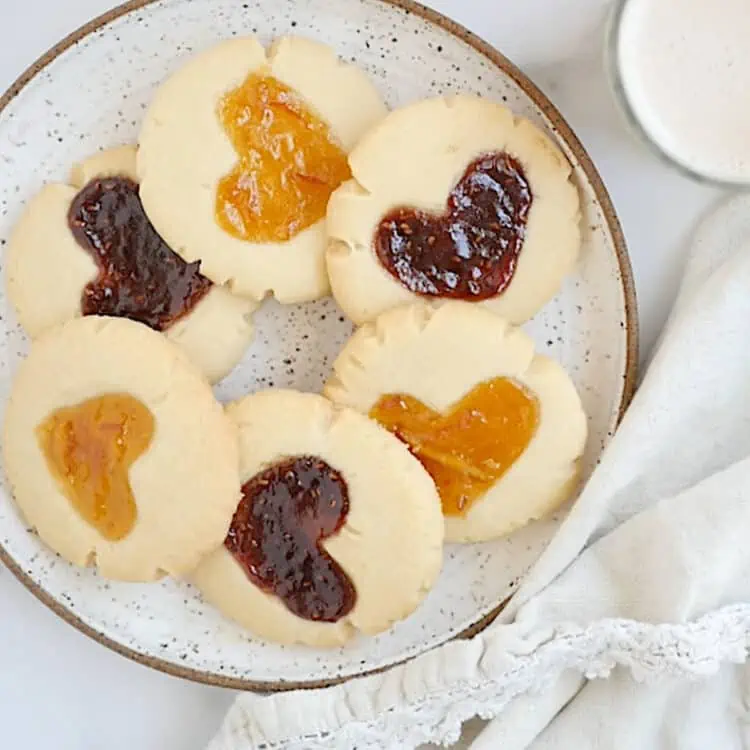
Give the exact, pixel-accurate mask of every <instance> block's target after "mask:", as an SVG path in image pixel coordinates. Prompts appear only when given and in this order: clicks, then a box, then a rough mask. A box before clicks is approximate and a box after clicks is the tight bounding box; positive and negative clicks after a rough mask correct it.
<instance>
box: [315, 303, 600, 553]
mask: <svg viewBox="0 0 750 750" xmlns="http://www.w3.org/2000/svg"><path fill="white" fill-rule="evenodd" d="M333 373H334V374H333V376H332V377H331V378H330V380H329V381H328V383H327V384H326V387H325V389H324V393H325V395H326V396H327V397H328V398H330V399H331V400H332V401H334V402H335V403H338V404H341V405H343V406H348V407H351V408H354V409H357V410H358V411H360V412H363V413H365V414H371V415H372V416H373V417H374V418H377V419H378V420H379V421H381V422H382V423H385V422H387V424H388V427H389V429H393V430H394V431H397V434H399V436H400V437H402V439H404V440H405V441H406V442H408V443H409V444H410V446H411V447H412V449H413V450H414V453H415V455H417V456H418V457H419V458H420V460H423V461H424V462H425V465H426V466H427V467H428V468H429V470H430V472H431V473H432V475H433V477H435V478H436V482H437V484H438V488H439V490H440V492H441V497H442V501H443V505H444V508H447V506H448V505H449V504H450V506H451V508H452V513H451V514H448V513H446V519H445V521H446V540H447V541H451V542H469V541H481V540H485V539H493V538H496V537H500V536H503V535H505V534H509V533H510V532H512V531H514V530H515V529H518V528H519V527H521V526H523V525H525V524H526V523H528V522H529V521H532V520H534V519H538V518H541V517H542V516H544V515H546V514H547V513H549V512H551V511H552V510H553V509H555V508H556V507H558V506H559V505H560V504H561V503H563V502H564V501H565V500H566V499H567V498H569V497H570V495H571V493H572V491H573V490H574V489H575V484H576V480H577V477H578V464H579V458H580V456H581V454H582V453H583V449H584V445H585V442H586V434H587V423H586V415H585V414H584V412H583V409H582V406H581V401H580V398H579V396H578V394H577V392H576V390H575V387H574V386H573V383H572V382H571V380H570V378H569V377H568V375H567V374H566V373H565V371H564V370H563V369H562V367H560V365H558V364H557V363H556V362H554V361H553V360H551V359H549V358H548V357H544V356H542V355H539V354H535V353H534V343H533V341H532V340H531V339H530V338H529V337H528V336H527V335H526V334H525V333H524V332H523V331H522V330H520V329H518V328H514V327H513V326H512V325H510V324H509V323H508V322H507V321H505V320H503V319H502V318H500V317H498V316H496V315H494V314H493V313H491V312H489V311H488V310H486V309H484V308H482V307H478V306H476V305H470V304H468V303H465V302H446V303H445V304H444V305H441V306H439V307H437V308H435V307H432V306H429V305H423V304H418V305H411V306H407V307H402V308H397V309H394V310H390V311H388V312H386V313H383V314H382V315H381V316H380V317H379V318H377V320H375V321H374V322H373V323H370V324H366V325H364V326H363V327H361V328H360V329H359V330H357V331H356V332H355V333H354V335H353V336H352V338H351V339H350V341H349V342H348V343H347V345H346V346H345V347H344V349H343V351H342V352H341V354H340V355H339V357H338V358H337V360H336V362H335V363H334V365H333ZM414 399H416V400H417V401H418V402H419V404H421V406H420V405H419V404H417V403H415V402H414V401H413V400H414ZM495 399H497V400H495ZM384 409H385V411H384ZM404 410H406V411H407V412H409V414H408V415H407V416H409V421H404V420H405V417H404V413H403V411H404ZM415 413H417V414H418V415H420V419H421V420H422V421H421V422H419V423H416V424H415V423H414V416H415ZM393 415H395V416H396V419H398V420H400V421H398V422H396V421H394V418H393ZM384 420H385V421H384ZM425 424H426V426H425ZM455 441H458V444H456V442H455ZM464 441H467V442H464ZM498 450H499V451H500V452H498ZM430 462H432V464H430ZM436 462H437V463H436ZM434 466H437V470H435V469H433V468H432V467H434ZM438 472H439V474H440V475H441V476H442V480H441V479H440V478H439V477H438ZM464 491H465V492H466V493H467V497H468V501H466V500H465V498H464V496H463V494H462V493H463V492H464ZM449 500H450V501H451V502H450V503H449ZM456 500H458V501H459V502H455V501H456ZM462 505H463V507H462Z"/></svg>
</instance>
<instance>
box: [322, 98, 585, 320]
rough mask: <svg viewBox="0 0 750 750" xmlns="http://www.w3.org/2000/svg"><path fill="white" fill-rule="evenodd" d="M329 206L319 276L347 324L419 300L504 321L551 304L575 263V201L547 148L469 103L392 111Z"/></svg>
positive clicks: (540, 137) (365, 142)
mask: <svg viewBox="0 0 750 750" xmlns="http://www.w3.org/2000/svg"><path fill="white" fill-rule="evenodd" d="M349 161H350V165H351V168H352V175H353V179H352V180H350V181H349V182H347V183H345V184H344V185H342V186H341V188H339V189H338V190H337V191H336V192H335V193H334V194H333V196H332V197H331V201H330V202H329V206H328V232H329V237H330V240H329V248H328V253H327V264H328V272H329V276H330V278H331V286H332V289H333V294H334V296H335V297H336V300H337V301H338V303H339V304H340V305H341V307H342V308H343V309H344V311H345V312H346V313H347V315H349V317H350V318H352V320H354V322H355V323H358V324H360V323H363V322H366V321H368V320H372V319H373V318H374V317H376V316H377V315H379V314H380V313H382V312H383V311H385V310H387V309H389V308H391V307H396V306H399V305H402V304H406V303H409V302H414V301H417V300H419V299H421V300H427V301H435V302H439V301H443V300H464V301H468V302H474V303H478V304H482V305H484V306H486V307H488V308H490V309H491V310H493V311H494V312H496V313H499V314H501V315H503V316H504V317H506V318H508V319H509V320H511V321H512V322H517V323H520V322H523V321H524V320H526V319H528V318H529V317H531V316H533V315H534V314H535V313H536V312H537V311H538V310H539V309H540V308H541V307H542V306H543V305H544V304H545V303H546V302H547V301H548V300H549V299H550V298H551V297H553V296H554V294H555V293H556V291H557V289H558V287H559V286H560V283H561V282H562V280H563V278H564V277H565V275H566V274H567V273H568V272H569V271H570V270H571V269H572V267H573V265H574V264H575V261H576V259H577V257H578V253H579V249H580V244H581V237H580V229H579V210H580V209H579V197H578V192H577V190H576V188H575V186H574V185H573V183H572V182H571V180H570V176H571V166H570V164H569V163H568V161H567V160H566V159H565V157H564V156H563V155H562V153H561V152H560V151H559V150H558V148H557V147H556V146H555V144H554V143H553V142H552V141H551V140H550V138H548V137H547V136H546V135H545V134H544V133H543V132H542V131H541V130H539V129H538V128H536V127H535V126H534V125H532V124H531V123H530V122H528V121H527V120H523V119H521V118H517V117H514V115H513V113H512V112H511V111H510V110H508V109H507V108H505V107H503V106H501V105H499V104H496V103H494V102H490V101H487V100H484V99H480V98H477V97H472V96H455V97H452V98H447V99H446V98H440V99H431V100H426V101H422V102H418V103H416V104H412V105H410V106H407V107H405V108H403V109H401V110H397V111H395V112H392V113H391V114H390V115H389V116H388V117H387V118H386V119H385V120H384V121H383V122H382V123H381V124H380V125H379V126H377V127H375V128H374V129H373V130H372V131H370V133H368V135H366V136H365V137H364V138H363V139H362V141H360V143H359V145H358V146H357V148H355V150H354V151H353V152H352V154H351V155H350V160H349Z"/></svg>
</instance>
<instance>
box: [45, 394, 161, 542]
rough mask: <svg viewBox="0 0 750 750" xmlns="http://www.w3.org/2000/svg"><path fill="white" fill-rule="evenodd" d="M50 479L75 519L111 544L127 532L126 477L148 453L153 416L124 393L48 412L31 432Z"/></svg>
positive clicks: (129, 495) (130, 509)
mask: <svg viewBox="0 0 750 750" xmlns="http://www.w3.org/2000/svg"><path fill="white" fill-rule="evenodd" d="M36 433H37V439H38V440H39V445H40V447H41V449H42V453H43V454H44V457H45V459H46V461H47V466H48V467H49V470H50V472H51V473H52V476H53V477H54V478H55V479H56V481H57V483H58V485H59V486H60V489H61V491H62V492H63V494H65V496H66V497H67V498H68V500H70V502H71V503H72V504H73V507H74V508H75V509H76V511H78V513H79V514H80V515H81V517H82V518H83V519H84V520H86V521H87V522H88V523H90V524H91V525H92V526H93V527H94V528H95V529H96V530H97V531H98V532H99V533H100V534H101V535H102V536H103V537H104V538H105V539H108V540H109V541H112V542H116V541H118V540H120V539H124V538H125V537H126V536H127V535H128V534H129V533H130V532H131V531H132V529H133V526H134V525H135V521H136V517H137V508H136V504H135V499H134V498H133V491H132V490H131V488H130V481H129V479H128V472H129V470H130V467H131V466H132V464H133V463H134V462H135V461H136V460H137V459H138V457H139V456H140V455H141V454H142V453H143V452H144V451H145V450H146V449H147V448H148V446H149V444H150V442H151V438H152V437H153V434H154V416H153V414H152V413H151V411H150V410H149V409H148V407H147V406H145V405H144V404H142V403H141V402H140V401H139V400H138V399H136V398H134V397H133V396H130V395H128V394H126V393H113V394H107V395H104V396H98V397H96V398H91V399H88V400H87V401H83V402H82V403H80V404H78V405H76V406H68V407H64V408H62V409H57V410H56V411H54V412H52V414H50V415H49V416H48V417H47V418H46V419H45V420H44V421H43V422H42V423H41V424H40V425H39V426H38V427H37V430H36Z"/></svg>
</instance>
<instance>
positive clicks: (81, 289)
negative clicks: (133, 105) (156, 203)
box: [7, 146, 257, 382]
mask: <svg viewBox="0 0 750 750" xmlns="http://www.w3.org/2000/svg"><path fill="white" fill-rule="evenodd" d="M7 264H8V265H7V268H8V291H9V295H10V297H11V300H12V301H13V304H14V305H15V307H16V311H17V313H18V317H19V318H20V320H21V324H22V325H23V327H24V328H25V329H26V331H27V333H29V335H30V336H31V337H32V338H36V337H38V336H39V335H40V334H42V333H43V332H44V331H46V330H47V329H49V328H51V327H53V326H55V325H58V324H60V323H63V322H65V321H66V320H70V319H72V318H76V317H80V316H81V315H105V316H113V317H121V318H128V319H130V320H134V321H137V322H139V323H143V324H145V325H147V326H148V327H149V328H152V329H154V330H155V331H159V332H161V333H163V334H164V335H165V336H166V337H167V338H169V339H171V340H172V341H173V342H174V343H176V344H177V345H178V346H180V347H181V348H182V349H183V350H184V351H185V352H186V353H187V354H188V356H189V357H190V358H191V359H192V360H193V361H194V362H195V364H196V365H198V366H199V367H200V369H201V370H202V371H203V373H204V374H205V375H206V376H207V378H208V379H209V380H211V381H212V382H214V381H217V380H220V379H221V378H222V377H224V375H226V374H227V373H228V372H229V371H230V370H231V369H232V368H233V367H234V366H235V364H237V362H238V361H239V360H240V359H241V357H242V355H243V354H244V352H245V350H246V348H247V346H248V344H249V343H250V340H251V338H252V334H253V327H252V313H253V312H254V310H255V308H256V307H257V305H256V304H255V303H254V302H252V301H251V300H246V299H241V298H238V297H235V296H234V295H233V294H231V293H230V292H229V290H228V289H226V288H224V287H220V286H215V285H213V284H212V283H211V282H210V281H209V280H208V279H207V278H206V277H205V276H204V275H203V274H202V273H201V270H200V263H198V262H194V263H187V262H185V261H184V260H183V259H182V258H181V257H180V256H179V255H178V254H177V253H175V252H173V251H172V249H171V248H170V247H169V246H168V245H167V243H166V242H165V241H164V239H163V238H162V237H161V235H159V233H158V232H157V231H156V230H155V229H154V227H153V225H152V224H151V222H150V220H149V219H148V217H147V216H146V213H145V211H144V208H143V205H142V203H141V199H140V188H139V185H138V183H137V181H136V150H135V148H134V147H133V146H123V147H121V148H115V149H110V150H109V151H103V152H101V153H99V154H96V155H95V156H92V157H91V158H90V159H87V160H86V161H84V162H82V163H81V164H78V165H77V166H76V167H75V168H74V169H73V174H72V176H71V179H70V184H67V185H64V184H59V183H50V184H47V185H45V186H44V187H43V188H42V190H41V191H40V192H39V193H38V194H37V195H35V196H34V197H33V198H32V199H31V200H30V201H29V203H28V204H27V207H26V210H25V211H24V213H23V215H22V217H21V219H20V220H19V222H18V224H17V226H16V228H15V230H14V232H13V235H12V237H11V241H10V245H9V247H8V258H7Z"/></svg>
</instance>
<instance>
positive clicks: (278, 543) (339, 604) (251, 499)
mask: <svg viewBox="0 0 750 750" xmlns="http://www.w3.org/2000/svg"><path fill="white" fill-rule="evenodd" d="M348 513H349V491H348V488H347V485H346V481H345V480H344V478H343V477H342V476H341V474H340V473H339V472H338V471H336V470H335V469H333V468H332V467H331V466H329V465H328V464H327V463H326V462H325V461H323V460H322V459H320V458H315V457H313V456H297V457H294V458H288V459H286V460H284V461H281V462H279V463H277V464H274V465H273V466H270V467H269V468H268V469H265V470H264V471H262V472H261V473H260V474H256V475H255V476H254V477H252V479H250V480H248V481H247V482H245V484H244V485H243V487H242V500H241V501H240V504H239V507H238V508H237V511H236V513H235V514H234V518H233V519H232V525H231V526H230V527H229V534H228V535H227V538H226V541H225V542H224V544H225V546H226V548H227V549H228V550H229V552H231V554H232V555H233V556H234V558H235V560H237V562H239V563H240V565H241V566H242V567H243V569H244V571H245V573H246V574H247V576H248V578H250V580H251V581H252V582H253V583H255V585H256V586H258V587H259V588H261V589H263V590H264V591H267V592H269V593H272V594H275V595H276V596H278V597H279V598H280V599H281V600H282V601H283V602H284V604H285V605H286V607H287V609H289V610H290V611H291V612H293V613H294V614H295V615H297V616H298V617H301V618H303V619H305V620H313V621H317V622H336V621H337V620H340V619H341V618H342V617H344V616H346V615H347V614H348V613H349V612H351V610H352V608H353V607H354V604H355V603H356V600H357V593H356V590H355V588H354V584H353V583H352V581H351V580H350V578H349V576H347V574H346V573H345V572H344V571H343V570H342V568H341V567H340V566H339V564H338V563H337V562H336V561H335V560H334V559H333V558H332V557H331V556H330V555H329V554H328V552H326V551H325V549H324V548H323V545H322V542H323V540H324V539H326V538H327V537H330V536H332V535H333V534H335V533H336V532H337V531H339V529H341V527H342V526H343V525H344V522H345V521H346V516H347V514H348Z"/></svg>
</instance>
